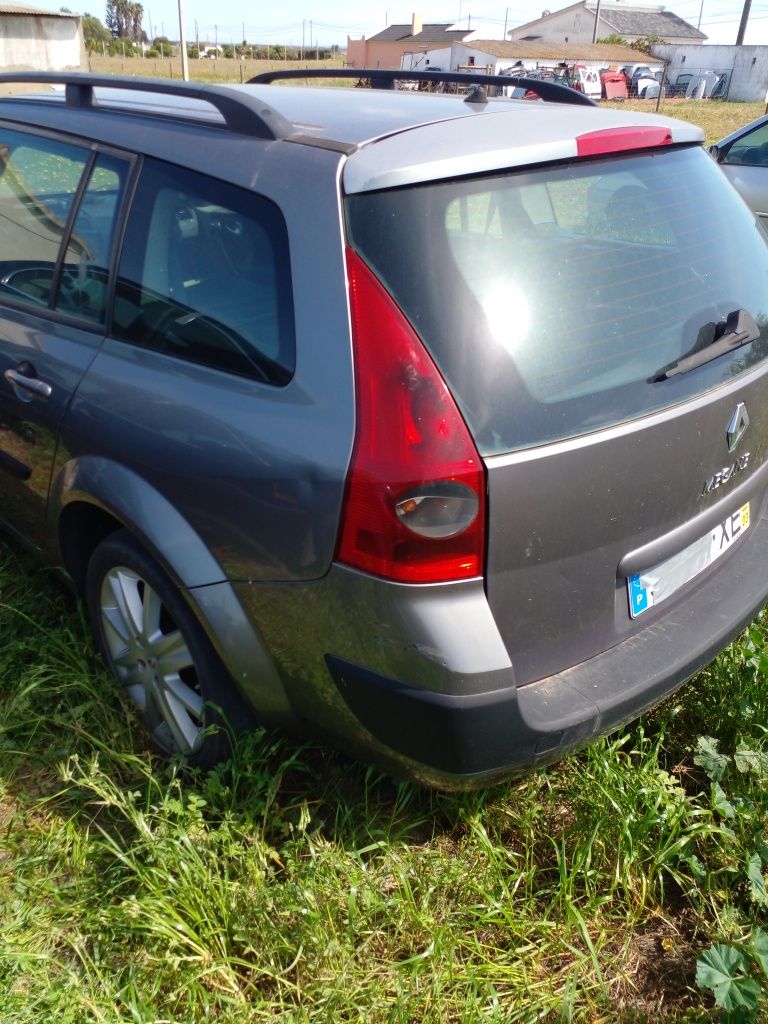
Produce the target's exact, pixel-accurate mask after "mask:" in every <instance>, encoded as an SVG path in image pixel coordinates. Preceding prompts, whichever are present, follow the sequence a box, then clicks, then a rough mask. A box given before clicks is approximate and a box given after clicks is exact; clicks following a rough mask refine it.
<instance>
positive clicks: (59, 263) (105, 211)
mask: <svg viewBox="0 0 768 1024" xmlns="http://www.w3.org/2000/svg"><path fill="white" fill-rule="evenodd" d="M127 167H128V165H127V164H126V163H125V162H124V161H120V160H117V159H113V158H111V157H108V156H105V155H103V154H102V155H99V156H95V155H94V154H92V153H91V151H89V150H87V149H82V148H80V147H78V146H73V145H70V144H69V143H65V142H61V141H59V140H54V139H47V138H42V137H40V136H35V135H28V134H26V133H24V132H18V131H13V130H9V129H5V128H2V129H0V300H2V299H5V300H10V301H13V302H21V303H24V304H27V303H29V304H32V305H33V306H36V307H38V308H40V307H43V308H48V307H54V308H56V309H58V310H59V311H61V312H64V313H67V314H71V315H74V316H76V317H77V318H78V319H85V320H88V321H93V322H97V323H98V322H101V321H102V320H103V317H104V309H105V297H106V290H107V279H108V273H109V259H110V253H111V250H112V243H113V238H114V231H115V224H116V220H117V212H118V209H119V202H120V197H121V194H122V189H123V183H124V181H125V177H126V173H127Z"/></svg>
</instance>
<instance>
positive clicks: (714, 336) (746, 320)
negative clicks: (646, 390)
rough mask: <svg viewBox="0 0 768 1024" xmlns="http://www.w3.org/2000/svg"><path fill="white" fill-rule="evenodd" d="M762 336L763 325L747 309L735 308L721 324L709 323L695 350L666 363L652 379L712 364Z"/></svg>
mask: <svg viewBox="0 0 768 1024" xmlns="http://www.w3.org/2000/svg"><path fill="white" fill-rule="evenodd" d="M759 337H760V328H759V327H758V326H757V324H756V323H755V320H754V317H753V316H752V315H751V314H750V313H748V312H747V311H746V309H734V311H733V312H732V313H729V314H728V317H727V318H726V320H725V322H724V323H723V321H720V323H719V324H712V323H709V324H705V326H704V327H702V329H701V330H700V331H699V337H698V339H697V341H696V344H695V345H694V347H693V348H692V349H691V351H690V352H688V353H687V355H684V356H681V357H680V358H679V359H678V360H677V361H676V362H674V363H669V364H668V365H667V366H662V368H661V369H660V370H657V371H656V373H655V374H654V375H653V376H652V377H651V382H652V383H653V384H656V383H658V381H661V380H667V378H669V377H674V376H675V375H676V374H678V373H687V372H688V371H689V370H695V369H696V367H697V366H703V365H704V363H709V362H711V360H713V359H717V358H718V356H722V355H725V353H726V352H732V351H733V349H735V348H741V346H742V345H747V344H748V343H749V342H750V341H755V339H756V338H759Z"/></svg>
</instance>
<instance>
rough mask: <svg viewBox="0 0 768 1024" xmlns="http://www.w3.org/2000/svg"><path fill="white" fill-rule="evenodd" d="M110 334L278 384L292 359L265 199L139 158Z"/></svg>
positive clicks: (279, 262) (281, 227) (288, 297)
mask: <svg viewBox="0 0 768 1024" xmlns="http://www.w3.org/2000/svg"><path fill="white" fill-rule="evenodd" d="M112 330H113V334H114V335H115V337H117V338H120V339H122V340H124V341H128V342H131V343H132V344H134V345H140V346H142V347H143V348H149V349H154V350H156V351H158V352H163V353H166V354H167V355H171V356H174V357H176V358H178V359H183V360H187V361H189V362H193V363H200V364H203V365H205V366H210V367H212V368H214V369H217V370H223V371H225V372H228V373H235V374H238V375H241V376H245V377H252V378H254V379H256V380H259V381H262V382H263V383H267V384H273V385H282V384H286V383H287V382H288V381H289V380H290V378H291V376H292V374H293V369H294V364H295V341H294V327H293V305H292V294H291V279H290V268H289V262H288V241H287V234H286V229H285V223H284V221H283V218H282V215H281V213H280V211H279V210H278V208H277V207H276V206H275V205H274V204H273V203H272V202H270V201H269V200H267V199H264V198H262V197H260V196H256V195H254V194H253V193H251V192H248V191H246V190H244V189H239V188H236V187H235V186H232V185H228V184H226V183H225V182H221V181H217V180H215V179H213V178H208V177H206V176H204V175H199V174H195V173H193V172H191V171H187V170H185V169H183V168H179V167H171V166H169V165H167V164H161V163H157V162H153V161H147V162H146V163H145V165H144V168H143V170H142V174H141V179H140V181H139V186H138V190H137V193H136V197H135V200H134V204H133V208H132V211H131V216H130V219H129V223H128V230H127V234H126V238H125V243H124V246H123V256H122V259H121V263H120V268H119V272H118V282H117V293H116V297H115V305H114V312H113V324H112Z"/></svg>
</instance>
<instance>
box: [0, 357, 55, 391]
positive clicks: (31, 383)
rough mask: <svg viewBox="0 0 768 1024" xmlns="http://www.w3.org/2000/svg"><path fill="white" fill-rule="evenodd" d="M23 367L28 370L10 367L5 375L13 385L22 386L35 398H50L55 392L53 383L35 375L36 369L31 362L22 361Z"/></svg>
mask: <svg viewBox="0 0 768 1024" xmlns="http://www.w3.org/2000/svg"><path fill="white" fill-rule="evenodd" d="M22 368H23V370H24V371H26V372H22V370H21V369H16V370H13V369H9V370H6V371H5V373H4V374H3V376H4V377H5V379H6V380H7V381H8V383H9V384H10V385H11V386H12V387H14V388H20V389H21V390H22V391H26V392H27V393H28V394H30V395H33V396H34V397H35V398H50V397H51V395H52V394H53V388H52V387H51V385H50V384H46V382H45V381H44V380H40V378H39V377H36V376H34V373H35V369H34V367H33V366H30V364H29V363H22ZM29 374H32V376H29Z"/></svg>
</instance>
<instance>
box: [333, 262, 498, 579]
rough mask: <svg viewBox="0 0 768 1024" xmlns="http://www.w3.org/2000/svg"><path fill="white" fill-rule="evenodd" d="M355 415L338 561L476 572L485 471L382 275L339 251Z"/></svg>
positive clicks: (415, 570) (423, 572) (412, 570)
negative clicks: (348, 311)
mask: <svg viewBox="0 0 768 1024" xmlns="http://www.w3.org/2000/svg"><path fill="white" fill-rule="evenodd" d="M347 276H348V279H349V292H350V305H351V311H352V337H353V343H354V354H355V385H356V403H357V421H356V435H355V447H354V451H353V453H352V462H351V465H350V468H349V473H348V476H347V489H346V494H345V499H344V509H343V514H342V526H341V534H340V539H339V548H338V559H339V561H341V562H344V563H345V564H347V565H351V566H353V567H354V568H356V569H360V570H362V571H363V572H368V573H372V574H374V575H376V576H383V577H385V578H386V579H390V580H396V581H398V582H403V583H438V582H445V581H448V580H460V579H470V578H472V577H473V576H478V575H481V574H482V572H483V561H484V552H485V472H484V469H483V464H482V461H481V459H480V456H479V455H478V453H477V449H476V448H475V445H474V443H473V441H472V438H471V436H470V434H469V431H468V429H467V426H466V424H465V423H464V420H463V419H462V416H461V413H460V412H459V410H458V407H457V406H456V402H455V401H454V399H453V396H452V395H451V393H450V391H449V390H448V388H447V386H446V384H445V381H444V380H443V378H442V377H441V376H440V373H439V372H438V370H437V367H436V366H435V364H434V363H433V362H432V359H431V358H430V356H429V354H428V353H427V351H426V349H425V348H424V346H423V345H422V343H421V341H420V340H419V338H418V336H417V334H416V333H415V331H414V330H413V328H412V327H411V325H410V324H409V323H408V321H407V320H406V318H405V316H404V315H403V313H402V312H401V310H400V309H399V307H398V306H397V305H396V304H395V302H394V300H393V299H392V298H391V296H390V295H389V294H388V293H387V291H386V290H385V289H384V287H383V285H382V284H381V282H380V281H379V280H378V278H377V277H376V276H375V275H374V273H373V272H372V271H371V270H370V268H369V267H368V266H367V265H366V264H365V263H364V262H363V261H362V259H361V258H360V257H359V256H358V255H357V254H356V253H354V252H353V251H352V250H351V249H348V250H347Z"/></svg>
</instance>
